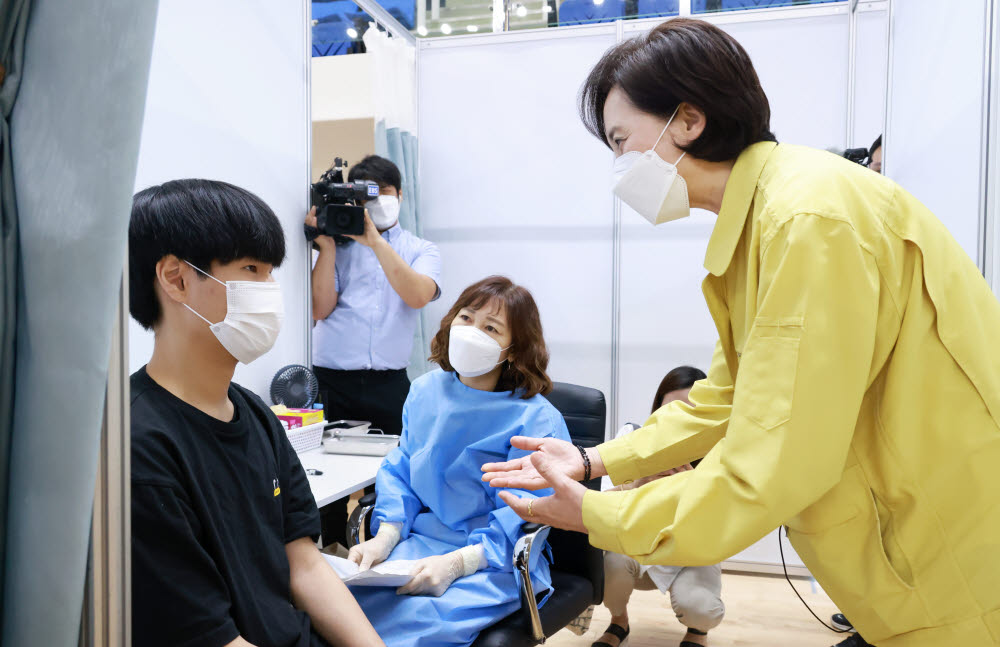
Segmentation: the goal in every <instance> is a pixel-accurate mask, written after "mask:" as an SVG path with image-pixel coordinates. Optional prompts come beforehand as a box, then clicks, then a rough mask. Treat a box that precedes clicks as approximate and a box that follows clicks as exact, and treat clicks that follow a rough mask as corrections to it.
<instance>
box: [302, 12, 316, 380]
mask: <svg viewBox="0 0 1000 647" xmlns="http://www.w3.org/2000/svg"><path fill="white" fill-rule="evenodd" d="M301 2H302V6H303V11H304V12H305V17H306V20H305V21H304V22H305V24H304V26H303V29H304V30H305V36H304V38H303V39H302V44H303V48H304V50H305V52H304V56H305V77H306V87H305V93H306V100H305V107H306V116H305V123H306V169H305V171H306V183H305V192H306V204H307V205H308V204H310V202H311V201H312V191H311V190H310V188H309V185H310V184H311V183H312V1H311V0H301ZM312 254H313V252H312V245H306V250H305V255H306V264H305V273H304V274H305V276H303V277H302V285H303V286H305V288H304V289H305V292H306V294H305V303H306V316H305V320H304V325H305V327H306V330H305V340H306V361H305V364H306V366H308V367H309V370H310V371H311V370H312V368H313V359H312V358H313V352H312V329H313V318H312V266H313V263H312Z"/></svg>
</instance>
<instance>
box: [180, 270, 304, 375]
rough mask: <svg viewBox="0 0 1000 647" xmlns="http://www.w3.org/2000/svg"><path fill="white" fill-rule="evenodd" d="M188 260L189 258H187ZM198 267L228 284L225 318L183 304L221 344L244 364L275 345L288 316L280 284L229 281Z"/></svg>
mask: <svg viewBox="0 0 1000 647" xmlns="http://www.w3.org/2000/svg"><path fill="white" fill-rule="evenodd" d="M185 262H187V261H185ZM188 265H191V267H194V269H196V270H198V271H199V272H201V273H202V274H204V275H205V276H207V277H208V278H210V279H212V280H213V281H215V282H216V283H221V284H222V285H224V286H226V318H225V319H223V320H222V321H220V322H219V323H212V322H211V321H209V320H208V319H205V317H202V316H201V315H200V314H198V313H197V312H196V311H195V310H194V308H192V307H191V306H189V305H188V304H186V303H185V304H184V307H185V308H187V309H188V310H190V311H191V312H194V314H195V315H196V316H197V317H198V318H199V319H201V320H202V321H204V322H205V323H207V324H208V327H209V329H210V330H211V331H212V334H214V335H215V337H216V339H218V340H219V343H221V344H222V347H223V348H225V349H226V350H227V351H229V354H230V355H232V356H233V357H235V358H236V359H237V360H239V361H240V362H243V363H244V364H249V363H250V362H252V361H254V360H255V359H257V358H258V357H260V356H261V355H263V354H264V353H266V352H267V351H269V350H271V347H272V346H274V342H275V340H277V339H278V333H279V332H281V322H282V321H283V320H284V318H285V302H284V300H283V299H282V298H281V286H280V285H278V283H276V282H274V281H266V282H264V281H260V282H259V281H226V282H224V283H223V282H222V281H220V280H219V279H217V278H215V277H214V276H212V275H211V274H209V273H207V272H204V271H202V270H201V269H199V268H197V267H195V266H194V265H192V264H191V263H188Z"/></svg>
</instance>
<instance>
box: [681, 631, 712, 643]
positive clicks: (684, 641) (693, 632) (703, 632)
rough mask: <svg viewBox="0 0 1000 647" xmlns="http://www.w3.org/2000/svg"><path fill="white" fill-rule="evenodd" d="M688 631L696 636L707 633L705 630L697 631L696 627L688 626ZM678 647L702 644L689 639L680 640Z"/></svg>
mask: <svg viewBox="0 0 1000 647" xmlns="http://www.w3.org/2000/svg"><path fill="white" fill-rule="evenodd" d="M688 633H692V634H694V635H696V636H707V635H708V632H707V631H698V630H697V629H692V628H691V627H688ZM678 647H703V645H699V644H698V643H693V642H691V641H690V640H682V641H681V644H680V645H679V646H678Z"/></svg>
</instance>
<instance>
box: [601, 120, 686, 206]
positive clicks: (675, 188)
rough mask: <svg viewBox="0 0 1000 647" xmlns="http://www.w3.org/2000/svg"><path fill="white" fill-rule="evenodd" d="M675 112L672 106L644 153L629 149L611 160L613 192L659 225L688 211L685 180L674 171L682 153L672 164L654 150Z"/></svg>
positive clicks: (682, 154) (681, 157) (682, 156)
mask: <svg viewBox="0 0 1000 647" xmlns="http://www.w3.org/2000/svg"><path fill="white" fill-rule="evenodd" d="M677 108H678V109H679V108H680V106H677ZM676 115H677V110H674V114H672V115H670V119H669V120H668V121H667V125H666V126H664V127H663V130H662V131H661V132H660V136H659V137H657V138H656V143H655V144H653V148H651V149H650V150H648V151H646V152H645V153H640V152H639V151H630V152H628V153H625V154H624V155H622V156H620V157H619V158H618V159H616V160H615V163H614V170H613V173H614V189H613V190H614V193H615V195H617V196H618V197H619V198H620V199H621V201H622V202H624V203H625V204H627V205H628V206H630V207H632V208H633V209H634V210H635V211H636V212H638V214H639V215H640V216H642V217H643V218H645V219H646V220H648V221H649V223H650V224H651V225H661V224H663V223H665V222H670V221H671V220H678V219H680V218H685V217H687V216H690V215H691V207H690V205H689V204H688V193H687V183H686V182H685V181H684V178H682V177H681V176H680V175H678V173H677V164H679V163H680V161H681V160H682V159H684V155H685V153H681V156H680V157H678V158H677V161H676V162H674V163H673V164H671V163H670V162H665V161H663V159H662V158H661V157H660V156H659V155H657V154H656V147H657V146H658V145H659V143H660V140H661V139H663V135H664V134H665V133H666V132H667V126H669V125H670V123H671V122H672V121H673V120H674V117H675V116H676Z"/></svg>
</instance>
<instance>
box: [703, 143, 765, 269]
mask: <svg viewBox="0 0 1000 647" xmlns="http://www.w3.org/2000/svg"><path fill="white" fill-rule="evenodd" d="M775 146H777V144H776V143H775V142H757V143H756V144H752V145H750V146H747V147H746V149H744V151H743V152H742V153H740V156H739V157H738V158H736V164H735V165H734V166H733V172H732V173H730V175H729V181H728V182H726V191H725V193H724V194H723V196H722V208H721V209H719V217H718V218H717V219H716V221H715V228H714V229H712V237H711V238H710V239H709V241H708V250H707V251H706V252H705V269H706V270H708V271H709V272H711V273H712V274H714V275H716V276H722V273H723V272H725V271H726V269H727V268H728V267H729V262H730V261H731V260H732V259H733V252H735V251H736V245H737V243H739V242H740V236H742V235H743V225H744V224H745V223H746V221H747V215H748V214H749V213H750V204H751V203H752V202H753V196H754V194H755V193H756V192H757V180H758V179H760V174H761V172H762V171H763V170H764V164H766V163H767V158H768V157H769V156H770V155H771V151H773V150H774V147H775Z"/></svg>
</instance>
